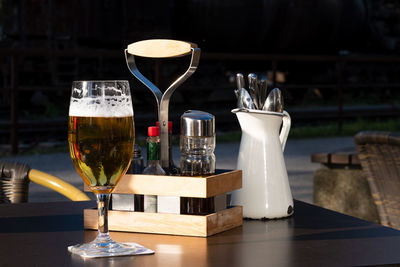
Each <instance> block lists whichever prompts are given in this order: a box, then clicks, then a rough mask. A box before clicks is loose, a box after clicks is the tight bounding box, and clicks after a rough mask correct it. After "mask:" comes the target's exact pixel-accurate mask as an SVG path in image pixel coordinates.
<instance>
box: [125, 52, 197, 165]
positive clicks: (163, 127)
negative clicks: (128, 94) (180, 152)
mask: <svg viewBox="0 0 400 267" xmlns="http://www.w3.org/2000/svg"><path fill="white" fill-rule="evenodd" d="M191 52H192V57H191V60H190V65H189V68H188V69H187V71H186V72H185V73H184V74H182V75H181V76H180V77H179V78H178V79H176V81H174V82H173V83H172V84H171V85H170V86H169V87H168V89H167V90H166V91H165V92H164V94H163V93H161V91H160V89H158V87H157V86H155V85H154V84H153V83H152V82H150V81H149V80H148V79H147V78H146V77H145V76H143V74H141V73H140V71H139V70H138V68H137V66H136V63H135V58H134V55H132V54H130V53H129V52H128V49H125V59H126V64H127V66H128V69H129V70H130V72H131V73H132V74H133V76H135V77H136V78H137V79H138V80H139V81H141V82H142V83H143V84H144V85H145V86H146V87H147V88H149V89H150V91H151V92H152V93H153V95H154V97H155V98H156V102H157V111H158V121H159V125H160V143H161V166H162V167H163V168H168V165H169V154H168V108H169V100H170V98H171V96H172V94H173V93H174V91H175V89H176V88H178V86H179V85H181V84H182V83H183V82H184V81H186V80H187V79H188V78H189V77H190V76H191V75H192V74H193V73H194V72H195V71H196V69H197V66H198V65H199V61H200V52H201V50H200V48H191Z"/></svg>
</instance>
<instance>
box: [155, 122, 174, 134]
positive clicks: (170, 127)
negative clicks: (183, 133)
mask: <svg viewBox="0 0 400 267" xmlns="http://www.w3.org/2000/svg"><path fill="white" fill-rule="evenodd" d="M156 126H157V127H159V126H160V123H159V122H158V121H156ZM168 133H172V121H169V122H168Z"/></svg>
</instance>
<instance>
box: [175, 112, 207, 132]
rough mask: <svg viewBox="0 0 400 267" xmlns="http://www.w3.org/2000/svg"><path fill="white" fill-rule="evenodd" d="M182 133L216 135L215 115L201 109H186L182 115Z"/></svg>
mask: <svg viewBox="0 0 400 267" xmlns="http://www.w3.org/2000/svg"><path fill="white" fill-rule="evenodd" d="M181 135H183V136H214V135H215V117H214V115H212V114H210V113H207V112H204V111H200V110H188V111H185V113H183V115H182V116H181Z"/></svg>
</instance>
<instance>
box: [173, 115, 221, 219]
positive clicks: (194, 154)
mask: <svg viewBox="0 0 400 267" xmlns="http://www.w3.org/2000/svg"><path fill="white" fill-rule="evenodd" d="M180 149H181V159H180V168H181V175H182V176H192V177H206V176H210V175H213V174H215V155H214V149H215V118H214V116H213V115H212V114H209V113H206V112H203V111H197V110H190V111H186V112H185V113H184V114H183V115H182V116H181V139H180ZM214 212H215V204H214V197H209V198H193V197H181V214H191V215H206V214H210V213H214Z"/></svg>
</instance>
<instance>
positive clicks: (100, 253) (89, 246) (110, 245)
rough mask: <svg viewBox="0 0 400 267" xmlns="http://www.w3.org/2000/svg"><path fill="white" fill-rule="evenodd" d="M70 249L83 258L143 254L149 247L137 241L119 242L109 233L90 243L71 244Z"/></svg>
mask: <svg viewBox="0 0 400 267" xmlns="http://www.w3.org/2000/svg"><path fill="white" fill-rule="evenodd" d="M68 250H69V251H70V252H71V253H73V254H77V255H79V256H81V257H83V258H97V257H113V256H127V255H137V254H143V251H142V250H147V249H146V248H144V247H142V246H138V245H137V244H135V243H117V242H115V241H114V240H112V239H111V238H110V236H109V235H105V236H101V235H100V236H97V237H96V239H95V240H93V241H92V242H90V243H86V244H78V245H75V246H70V247H68ZM153 253H154V252H153Z"/></svg>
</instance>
